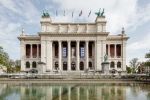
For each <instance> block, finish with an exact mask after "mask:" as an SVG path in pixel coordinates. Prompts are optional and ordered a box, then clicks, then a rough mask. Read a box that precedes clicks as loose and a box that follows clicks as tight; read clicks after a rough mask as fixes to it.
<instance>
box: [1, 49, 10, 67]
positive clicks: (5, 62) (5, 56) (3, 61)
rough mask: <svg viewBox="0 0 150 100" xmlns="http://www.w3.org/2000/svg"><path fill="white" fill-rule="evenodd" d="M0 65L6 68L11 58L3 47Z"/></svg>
mask: <svg viewBox="0 0 150 100" xmlns="http://www.w3.org/2000/svg"><path fill="white" fill-rule="evenodd" d="M0 64H1V65H3V66H6V67H8V66H9V56H8V54H7V53H6V52H5V51H4V50H3V48H2V47H0Z"/></svg>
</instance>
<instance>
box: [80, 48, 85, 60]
mask: <svg viewBox="0 0 150 100" xmlns="http://www.w3.org/2000/svg"><path fill="white" fill-rule="evenodd" d="M80 56H81V58H84V56H85V48H84V47H81V48H80Z"/></svg>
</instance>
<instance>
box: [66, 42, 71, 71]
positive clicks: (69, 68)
mask: <svg viewBox="0 0 150 100" xmlns="http://www.w3.org/2000/svg"><path fill="white" fill-rule="evenodd" d="M67 44H68V70H69V71H70V70H71V59H70V58H71V57H70V56H71V54H70V53H71V45H70V44H71V41H68V43H67Z"/></svg>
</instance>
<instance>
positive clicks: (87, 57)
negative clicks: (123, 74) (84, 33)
mask: <svg viewBox="0 0 150 100" xmlns="http://www.w3.org/2000/svg"><path fill="white" fill-rule="evenodd" d="M88 68H89V41H86V69H88Z"/></svg>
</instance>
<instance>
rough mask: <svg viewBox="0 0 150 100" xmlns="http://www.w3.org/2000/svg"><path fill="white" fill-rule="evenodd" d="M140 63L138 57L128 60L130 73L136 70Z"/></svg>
mask: <svg viewBox="0 0 150 100" xmlns="http://www.w3.org/2000/svg"><path fill="white" fill-rule="evenodd" d="M139 65H140V62H139V61H138V58H133V59H132V60H131V61H130V66H131V68H132V73H135V72H137V71H138V67H139Z"/></svg>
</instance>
